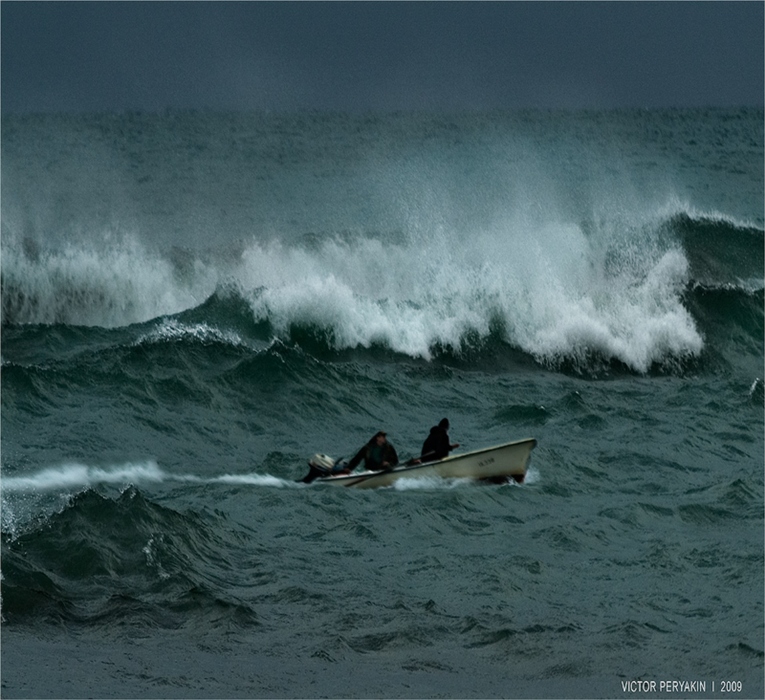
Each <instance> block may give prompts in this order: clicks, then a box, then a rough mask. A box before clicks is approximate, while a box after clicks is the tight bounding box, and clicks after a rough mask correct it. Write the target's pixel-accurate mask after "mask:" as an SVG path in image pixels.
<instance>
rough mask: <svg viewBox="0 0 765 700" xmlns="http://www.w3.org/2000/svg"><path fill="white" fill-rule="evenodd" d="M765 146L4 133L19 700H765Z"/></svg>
mask: <svg viewBox="0 0 765 700" xmlns="http://www.w3.org/2000/svg"><path fill="white" fill-rule="evenodd" d="M763 123H764V119H763V112H762V110H761V109H719V110H702V109H696V110H648V111H645V110H624V111H544V110H536V111H517V112H485V113H476V114H453V115H433V114H426V113H391V114H356V115H354V114H344V113H324V112H316V113H313V112H307V113H300V114H279V113H217V112H198V111H168V112H163V113H132V112H127V113H118V114H117V113H115V114H106V113H105V114H89V115H71V114H69V115H67V114H56V115H25V116H9V117H4V119H3V121H2V161H1V163H2V424H1V427H2V480H1V481H0V486H1V490H2V580H1V581H0V584H1V586H2V589H1V594H2V598H1V608H0V611H1V614H2V637H1V641H2V695H3V697H6V698H80V697H99V698H123V697H130V698H263V697H285V698H286V697H349V698H350V697H354V698H362V697H442V698H451V697H460V698H490V697H491V698H493V697H537V698H538V697H593V698H594V697H607V698H613V697H616V698H623V697H664V696H666V697H681V696H682V697H692V698H695V697H736V698H762V697H763V692H764V688H763V654H764V651H765V650H764V649H763V646H764V645H763V568H764V562H763V463H764V458H763V432H764V431H763V404H764V391H763V361H764V360H763V231H764V227H765V221H764V218H763V191H764V183H763ZM445 417H446V418H448V419H449V421H450V424H451V429H450V436H451V439H452V440H453V441H455V442H459V443H460V448H458V450H457V451H458V452H460V451H470V450H474V449H480V448H483V447H488V446H491V445H496V444H500V443H503V442H508V441H510V440H515V439H521V438H536V439H537V440H538V446H537V448H536V449H535V450H534V451H533V453H532V459H531V462H530V465H529V470H528V474H527V478H526V480H525V482H524V483H523V484H520V485H519V484H516V483H508V484H492V485H487V484H483V483H478V482H472V481H467V480H448V479H442V480H439V479H435V478H431V479H414V480H406V481H401V482H398V485H396V486H393V487H388V488H381V489H370V490H358V489H343V488H332V487H330V486H327V485H326V484H321V483H314V484H310V485H307V484H302V483H298V480H299V479H300V478H301V477H303V476H304V475H305V473H306V472H307V461H308V459H309V458H310V457H311V455H312V454H314V453H324V454H328V455H330V456H333V457H335V458H341V457H349V456H351V455H352V454H353V453H355V452H356V451H357V450H358V449H359V447H360V446H361V445H363V444H364V443H365V442H366V441H367V440H369V438H370V437H371V436H372V435H373V434H374V433H375V432H377V431H378V430H385V431H387V433H388V439H389V441H390V442H391V443H392V444H393V445H394V446H395V448H396V450H397V451H398V454H399V456H400V457H401V458H402V460H403V459H408V458H409V457H411V456H415V455H418V454H419V452H420V448H421V445H422V442H423V440H424V439H425V437H426V436H427V435H428V431H429V429H430V427H431V426H433V425H435V424H436V423H438V422H439V421H440V420H441V419H442V418H445Z"/></svg>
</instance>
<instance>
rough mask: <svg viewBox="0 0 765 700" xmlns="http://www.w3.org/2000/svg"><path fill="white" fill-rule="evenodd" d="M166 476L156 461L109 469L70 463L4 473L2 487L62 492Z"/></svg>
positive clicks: (11, 491) (23, 490) (144, 480)
mask: <svg viewBox="0 0 765 700" xmlns="http://www.w3.org/2000/svg"><path fill="white" fill-rule="evenodd" d="M166 478H167V475H166V474H165V472H163V471H162V470H161V469H160V468H159V467H158V466H157V465H156V463H154V462H144V463H140V464H124V465H119V466H112V467H105V468H102V467H91V466H87V465H84V464H77V463H70V464H63V465H61V466H58V467H50V468H48V469H43V470H41V471H39V472H36V473H34V474H30V475H28V476H4V477H3V479H2V482H0V487H1V488H2V491H3V492H4V493H9V492H10V493H14V492H39V491H61V490H67V489H82V488H88V487H91V486H94V485H96V484H125V483H133V484H136V483H147V482H149V483H157V482H161V481H164V480H165V479H166Z"/></svg>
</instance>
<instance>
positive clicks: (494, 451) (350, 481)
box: [302, 438, 537, 488]
mask: <svg viewBox="0 0 765 700" xmlns="http://www.w3.org/2000/svg"><path fill="white" fill-rule="evenodd" d="M536 445H537V441H536V440H535V439H534V438H526V439H524V440H516V441H514V442H507V443H505V444H503V445H496V446H495V447H486V448H484V449H482V450H475V451H473V452H465V453H462V454H452V455H449V456H448V457H445V458H444V459H441V460H438V461H435V462H424V463H422V464H414V465H409V464H407V465H403V466H402V465H399V466H397V467H394V468H393V469H385V470H383V471H377V472H372V471H364V472H354V473H353V474H342V473H340V474H336V475H331V474H329V469H331V467H330V468H327V463H326V462H325V463H324V469H323V470H322V468H321V467H319V466H318V465H317V464H316V458H314V462H309V466H310V467H311V472H309V473H308V475H307V476H306V477H305V478H304V479H303V480H302V481H303V482H305V483H311V482H316V483H319V482H321V483H322V484H331V485H333V486H353V487H355V488H378V487H380V486H390V485H391V484H393V483H394V482H395V481H398V480H399V479H407V478H408V479H413V478H414V479H416V478H423V477H434V476H436V477H441V478H444V479H480V480H489V481H494V482H503V481H507V480H508V479H510V478H512V479H514V480H515V481H517V482H518V483H523V480H524V478H525V476H526V469H527V468H528V463H529V458H530V457H531V450H533V449H534V448H535V447H536ZM317 457H322V458H323V459H324V460H329V459H330V458H327V457H326V456H325V455H317ZM330 462H331V460H330Z"/></svg>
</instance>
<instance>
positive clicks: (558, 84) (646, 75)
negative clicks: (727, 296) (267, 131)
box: [0, 1, 765, 113]
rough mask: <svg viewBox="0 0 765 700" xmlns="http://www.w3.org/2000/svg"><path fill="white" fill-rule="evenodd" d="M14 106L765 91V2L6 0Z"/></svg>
mask: <svg viewBox="0 0 765 700" xmlns="http://www.w3.org/2000/svg"><path fill="white" fill-rule="evenodd" d="M0 11H1V12H2V16H1V18H0V19H1V21H2V64H1V65H2V110H3V112H4V113H18V112H30V111H103V110H125V109H136V110H161V109H164V108H167V107H176V108H216V109H217V108H219V109H268V110H283V109H304V108H313V109H341V110H352V111H366V110H397V109H425V110H462V109H468V110H470V109H486V108H489V109H491V108H511V109H512V108H519V107H562V108H582V107H607V108H608V107H663V106H725V105H755V106H762V105H763V94H764V92H765V87H764V85H763V63H764V60H765V59H764V57H763V35H764V27H763V3H762V2H724V1H717V2H714V1H713V2H599V3H590V2H560V3H559V2H529V3H525V2H497V3H483V2H450V3H438V2H428V3H419V2H417V3H413V2H409V3H407V2H405V3H396V2H379V3H369V2H348V3H324V2H321V3H319V2H317V3H311V2H291V3H281V2H272V3H261V2H239V3H229V2H194V3H185V2H87V3H73V2H42V3H38V2H8V1H4V2H2V5H0Z"/></svg>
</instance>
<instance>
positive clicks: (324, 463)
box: [300, 454, 337, 484]
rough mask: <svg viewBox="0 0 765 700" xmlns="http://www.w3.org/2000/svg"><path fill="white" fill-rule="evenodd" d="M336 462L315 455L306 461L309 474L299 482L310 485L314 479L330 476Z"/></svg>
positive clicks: (325, 456) (330, 458)
mask: <svg viewBox="0 0 765 700" xmlns="http://www.w3.org/2000/svg"><path fill="white" fill-rule="evenodd" d="M336 464H337V462H335V460H334V459H332V457H329V456H328V455H323V454H315V455H314V456H313V457H311V459H309V460H308V468H309V472H308V474H306V475H305V476H304V477H303V478H302V479H301V480H300V481H301V482H302V483H304V484H310V483H311V482H312V481H314V480H315V479H319V478H321V477H325V476H330V475H331V474H332V473H333V471H334V469H335V465H336Z"/></svg>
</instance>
